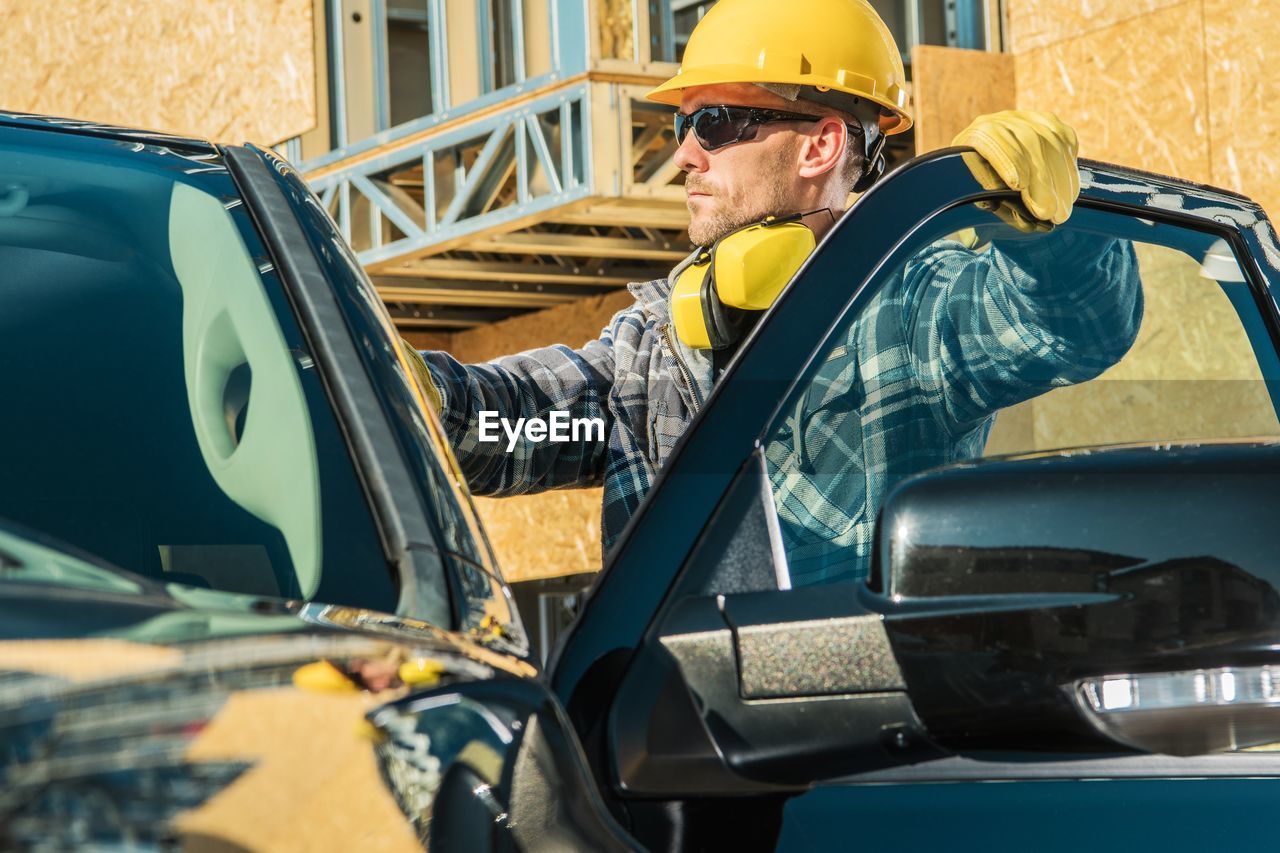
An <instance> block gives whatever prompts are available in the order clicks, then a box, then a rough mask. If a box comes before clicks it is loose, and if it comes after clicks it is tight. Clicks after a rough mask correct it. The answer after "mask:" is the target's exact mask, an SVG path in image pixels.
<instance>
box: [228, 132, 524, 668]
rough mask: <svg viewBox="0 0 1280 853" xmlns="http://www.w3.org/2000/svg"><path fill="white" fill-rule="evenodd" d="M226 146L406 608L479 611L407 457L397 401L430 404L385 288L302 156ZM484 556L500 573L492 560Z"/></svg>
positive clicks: (460, 614)
mask: <svg viewBox="0 0 1280 853" xmlns="http://www.w3.org/2000/svg"><path fill="white" fill-rule="evenodd" d="M221 151H222V154H223V156H224V158H225V160H226V163H227V165H228V168H229V170H230V172H231V175H232V178H233V179H234V180H235V182H236V185H237V187H238V188H239V189H240V192H241V194H242V198H243V199H244V202H245V206H246V207H247V209H248V210H249V213H250V215H251V216H252V217H253V219H254V223H255V225H256V226H257V228H258V230H259V232H260V233H261V234H262V235H263V239H264V242H265V244H266V246H267V249H268V251H269V252H270V253H271V256H272V259H273V262H274V263H275V265H276V267H277V269H278V270H279V272H280V277H281V281H282V282H283V284H284V287H285V290H286V293H287V295H288V297H289V299H290V302H291V303H292V305H293V308H294V313H295V315H296V316H297V319H298V322H299V326H300V327H301V329H302V332H303V335H304V336H305V338H306V340H307V341H308V344H309V345H310V347H311V353H312V355H313V357H314V359H315V361H316V366H317V368H318V372H319V374H320V376H321V378H322V380H323V381H324V383H325V387H326V390H327V392H328V395H329V399H330V402H331V404H332V405H333V407H334V410H335V413H336V414H337V415H338V421H339V423H340V424H341V427H342V431H343V435H344V437H345V439H346V441H347V446H348V450H349V452H350V454H351V457H352V462H353V464H354V466H355V469H356V471H357V474H358V476H359V478H360V481H361V485H362V487H363V489H364V492H365V496H366V499H367V501H368V503H369V507H370V509H371V511H372V514H373V517H374V519H375V522H376V526H377V528H378V532H379V536H380V538H381V542H382V547H383V552H384V554H385V556H386V559H387V563H388V566H389V567H390V569H391V570H392V571H393V572H395V574H396V576H397V578H398V579H399V582H400V600H399V603H398V607H397V614H398V615H402V616H410V617H415V618H420V619H424V621H427V622H430V623H432V624H433V625H435V626H437V627H442V628H446V629H453V630H463V629H465V628H466V627H468V614H470V613H474V612H476V611H477V610H481V609H483V602H478V601H472V600H470V599H471V598H473V597H474V595H473V594H472V587H471V586H469V585H468V584H467V583H465V582H464V579H463V578H461V577H460V576H459V573H458V571H456V570H455V567H454V560H456V559H458V558H459V555H456V554H454V553H452V551H451V549H450V548H449V547H448V545H447V543H446V541H445V539H444V537H443V535H442V532H441V531H440V530H439V529H438V525H437V524H436V522H435V520H434V519H433V517H432V515H431V513H430V512H429V511H428V506H427V502H428V501H429V500H430V499H431V498H430V496H429V495H428V494H427V490H428V488H429V487H428V484H426V483H424V482H422V481H421V478H420V477H418V476H416V475H415V473H414V470H413V467H412V466H411V465H410V464H409V462H408V459H407V453H408V450H407V449H406V447H405V443H406V442H407V441H408V440H409V438H408V436H407V435H406V430H407V429H408V427H407V426H406V425H405V424H404V423H403V422H402V421H403V418H402V417H398V416H397V414H396V413H403V412H413V411H417V410H418V407H419V404H418V403H417V401H416V400H415V399H414V398H413V396H412V394H411V393H410V392H409V390H408V385H407V383H406V381H405V378H404V377H403V376H398V375H397V368H398V365H397V363H396V360H395V359H394V358H389V357H387V355H386V353H380V352H378V351H377V349H378V346H379V344H380V343H384V344H386V345H388V346H396V345H397V342H396V341H395V340H390V341H389V342H388V341H385V340H384V339H386V338H387V337H388V333H387V332H386V330H385V329H384V328H383V327H382V324H381V323H379V322H378V317H377V316H376V314H377V312H379V311H384V310H385V309H383V308H382V306H381V301H380V299H379V298H378V296H377V294H376V291H375V290H374V288H373V286H372V284H371V283H370V282H369V281H368V278H367V277H366V276H365V274H364V272H363V270H362V269H361V268H360V267H359V265H358V264H357V263H356V262H355V261H354V259H353V258H352V257H350V254H351V253H350V248H349V247H348V246H347V245H346V243H345V242H343V240H342V238H341V236H340V235H339V234H338V232H337V229H336V227H334V226H333V223H332V220H331V218H330V217H329V215H328V213H327V211H325V210H324V208H323V206H322V205H321V204H320V201H319V199H317V198H316V196H315V195H314V193H312V192H311V191H310V190H309V189H308V188H307V187H306V185H305V183H304V182H303V181H302V180H301V177H300V176H298V175H297V173H296V172H295V171H294V170H293V168H292V167H291V166H289V165H288V164H287V163H285V162H284V161H283V160H280V159H279V158H276V157H275V156H274V155H272V154H270V153H269V152H266V151H264V150H262V149H259V148H256V147H254V146H246V147H238V146H225V147H223V148H222V149H221ZM308 208H310V209H308ZM304 221H305V222H309V223H310V224H309V225H308V224H304ZM317 223H319V224H320V225H319V226H318V225H317ZM323 225H327V226H329V227H328V228H324V227H321V226H323ZM308 229H310V231H311V232H312V233H310V234H308ZM309 237H310V239H309ZM317 244H318V245H319V246H320V247H321V248H320V249H319V250H317V249H316V246H317ZM339 289H342V290H344V291H345V292H346V294H347V295H348V296H349V297H350V298H351V300H353V301H355V302H357V303H359V304H360V306H361V307H362V308H363V311H362V312H360V314H361V316H360V317H356V318H353V317H352V311H351V310H350V309H349V306H348V307H347V308H344V306H343V305H342V304H340V301H339V294H338V293H336V292H335V291H337V290H339ZM354 320H360V321H361V322H360V323H359V326H360V328H352V323H353V321H354ZM388 323H389V321H388ZM370 371H373V372H374V373H375V374H376V375H370ZM476 568H478V569H479V570H480V571H482V572H484V573H485V574H486V575H489V572H488V571H487V570H486V569H484V567H476ZM431 578H443V580H444V583H443V586H442V587H436V586H434V585H433V584H432V583H430V582H429V580H430V579H431ZM493 580H495V581H496V583H497V585H498V586H499V593H498V594H499V595H502V596H503V597H504V598H505V599H506V600H507V602H510V600H511V599H510V592H509V590H507V589H506V587H505V584H502V583H501V580H500V579H493ZM440 589H443V590H444V591H445V595H444V596H443V597H442V596H441V595H440ZM338 603H340V602H338ZM509 609H510V613H511V616H510V619H509V620H508V621H506V622H505V623H504V625H503V630H502V631H494V632H491V636H492V637H493V638H495V639H496V640H497V643H496V645H498V646H500V647H501V650H503V651H508V652H512V653H515V654H516V655H517V656H520V657H527V655H528V646H527V642H526V641H525V640H524V631H523V628H522V626H521V625H520V622H519V616H518V614H516V613H515V609H514V606H511V607H510V608H509ZM504 640H505V641H506V642H504Z"/></svg>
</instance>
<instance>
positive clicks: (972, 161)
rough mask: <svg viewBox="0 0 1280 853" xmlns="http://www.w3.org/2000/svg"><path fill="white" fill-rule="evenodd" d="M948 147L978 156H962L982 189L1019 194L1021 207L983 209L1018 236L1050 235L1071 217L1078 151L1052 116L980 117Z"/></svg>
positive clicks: (1073, 135)
mask: <svg viewBox="0 0 1280 853" xmlns="http://www.w3.org/2000/svg"><path fill="white" fill-rule="evenodd" d="M952 144H953V145H964V146H968V147H970V148H972V149H973V150H974V151H976V152H977V155H978V156H974V155H972V154H966V155H964V156H965V163H966V164H967V165H968V166H969V171H971V172H973V176H974V177H975V178H977V180H978V183H980V184H982V186H983V187H985V188H987V189H998V188H1001V187H1008V188H1009V189H1011V190H1017V191H1018V193H1020V194H1021V196H1022V205H1023V207H1020V206H1018V205H1014V204H1009V203H1008V202H1004V203H1001V204H998V205H983V206H985V207H987V208H988V209H992V208H994V212H995V214H996V215H997V216H999V217H1000V218H1001V219H1002V220H1004V221H1005V222H1007V223H1009V224H1010V225H1012V226H1013V227H1015V228H1017V229H1018V230H1019V231H1024V232H1031V231H1048V230H1050V229H1052V228H1053V226H1054V225H1061V224H1062V223H1063V222H1066V221H1067V217H1069V216H1070V215H1071V206H1072V205H1073V204H1074V203H1075V200H1076V197H1077V196H1079V195H1080V170H1079V169H1078V168H1077V166H1076V153H1077V151H1078V150H1079V147H1080V146H1079V142H1078V141H1077V140H1076V132H1075V131H1074V130H1072V129H1071V128H1070V127H1068V126H1067V125H1065V124H1063V123H1062V121H1061V120H1059V119H1058V117H1057V116H1055V115H1053V114H1052V113H1045V112H1037V111H1035V110H1005V111H1004V112H999V113H992V114H990V115H984V116H978V117H977V118H976V119H974V120H973V123H972V124H970V125H969V126H968V127H966V128H965V129H964V130H962V131H960V133H959V135H957V136H956V138H955V140H954V141H953V142H952ZM1027 213H1030V214H1031V216H1032V217H1033V218H1032V219H1028V218H1027Z"/></svg>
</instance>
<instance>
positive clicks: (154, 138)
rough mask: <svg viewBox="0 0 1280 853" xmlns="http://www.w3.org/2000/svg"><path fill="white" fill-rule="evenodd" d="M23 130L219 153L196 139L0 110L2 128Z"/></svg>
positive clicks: (207, 142)
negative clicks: (19, 128) (46, 131)
mask: <svg viewBox="0 0 1280 853" xmlns="http://www.w3.org/2000/svg"><path fill="white" fill-rule="evenodd" d="M6 126H8V127H22V128H28V129H31V130H49V131H55V132H58V133H74V134H78V135H81V136H97V137H101V138H102V139H113V140H120V139H124V140H128V141H131V142H141V143H144V144H151V145H162V146H167V147H170V148H175V147H177V148H188V149H196V150H199V151H204V152H214V151H216V150H217V149H216V148H215V147H214V145H213V143H212V142H210V141H209V140H207V139H200V138H198V137H193V136H179V135H176V134H172V133H164V132H162V131H158V130H142V129H140V128H132V127H119V126H117V125H111V124H101V123H98V122H91V121H82V120H80V119H71V118H58V117H56V116H45V115H36V114H34V113H17V112H6V111H4V110H0V127H6Z"/></svg>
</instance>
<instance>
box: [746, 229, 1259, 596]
mask: <svg viewBox="0 0 1280 853" xmlns="http://www.w3.org/2000/svg"><path fill="white" fill-rule="evenodd" d="M829 250H830V251H839V248H838V247H836V246H832V247H830V249H829ZM822 284H826V283H819V284H814V285H812V286H822ZM828 286H832V287H838V286H843V287H845V288H847V287H848V286H849V285H848V283H838V282H831V283H829V284H828ZM1277 378H1280V366H1278V365H1277V363H1276V356H1275V352H1274V349H1273V347H1272V344H1271V340H1270V336H1269V334H1268V332H1267V328H1266V325H1265V323H1264V321H1263V318H1262V315H1261V314H1260V312H1259V309H1258V307H1257V301H1256V300H1255V298H1254V294H1253V292H1252V291H1251V289H1250V286H1249V285H1248V284H1247V283H1246V282H1245V276H1244V275H1243V274H1242V272H1241V268H1240V266H1239V264H1238V263H1237V261H1236V259H1235V256H1234V254H1233V252H1232V250H1231V248H1230V246H1229V245H1228V244H1227V243H1226V242H1225V241H1224V240H1222V239H1220V238H1219V237H1218V236H1217V235H1214V234H1209V233H1204V232H1201V231H1196V230H1193V229H1190V228H1186V227H1183V226H1179V225H1170V224H1163V223H1156V222H1153V221H1147V220H1140V219H1135V218H1133V217H1130V216H1126V215H1122V214H1119V213H1112V212H1105V211H1101V210H1093V209H1087V208H1083V207H1081V208H1078V209H1077V210H1076V212H1075V213H1074V214H1073V216H1072V218H1071V219H1070V220H1069V221H1068V222H1067V223H1066V224H1065V225H1062V226H1059V227H1057V228H1056V229H1054V230H1052V231H1051V232H1049V233H1035V234H1024V233H1022V232H1019V231H1017V230H1015V229H1013V228H1011V227H1009V226H1006V225H1004V224H1003V223H1002V222H1001V220H1000V219H999V218H998V216H997V215H996V214H994V213H993V212H992V211H990V210H988V209H980V208H979V207H977V206H974V205H968V206H963V207H960V208H957V209H954V210H951V211H949V212H948V213H946V214H943V215H941V216H939V217H936V218H935V219H933V220H931V221H930V222H928V223H927V224H926V226H925V227H924V228H923V229H922V230H921V231H919V232H917V234H916V235H914V237H913V238H911V239H910V240H908V241H907V242H906V243H905V244H904V245H903V246H902V247H901V248H900V249H899V250H898V251H896V252H895V254H894V255H893V256H892V257H891V258H890V259H889V261H888V262H887V263H886V264H885V265H884V266H882V267H881V269H880V272H879V273H878V274H877V275H876V276H875V277H873V279H872V280H871V281H869V282H868V283H867V285H866V286H865V287H864V288H863V289H862V290H861V291H860V292H859V294H858V296H857V297H856V298H855V299H854V301H853V303H852V304H851V305H850V306H849V308H848V309H847V311H846V313H845V315H844V316H843V317H842V318H841V319H840V321H839V322H838V323H837V325H836V327H835V328H834V330H833V331H832V333H831V334H830V335H829V337H828V338H827V339H826V341H825V342H824V344H823V345H822V347H821V348H820V349H819V350H818V351H817V352H816V353H815V356H814V358H813V360H812V361H811V363H810V366H809V367H808V368H807V370H806V373H805V375H804V376H803V378H802V380H801V382H800V383H799V384H798V385H797V387H796V388H795V390H794V391H793V392H792V393H791V394H790V395H789V396H788V398H787V399H786V400H785V401H784V403H783V405H782V407H781V410H780V414H779V415H778V416H777V417H776V418H775V420H774V422H773V423H772V424H771V426H770V427H769V429H768V431H767V433H766V435H765V437H764V441H763V442H762V444H763V448H764V456H765V459H766V462H767V470H768V474H769V478H770V481H771V485H772V490H773V499H774V508H775V511H776V513H777V520H778V522H779V531H780V534H781V540H782V544H783V546H784V550H785V553H786V560H787V572H788V575H789V581H790V584H791V585H792V586H801V585H806V584H814V583H824V582H833V581H841V580H851V579H857V578H860V577H864V576H865V575H866V574H867V570H868V567H869V561H870V555H871V545H872V538H873V533H874V528H875V522H876V516H877V514H878V512H879V508H880V504H881V502H882V501H883V499H884V496H885V495H886V494H887V492H888V491H889V490H890V489H891V488H892V487H893V486H894V485H895V484H896V483H898V482H899V481H901V480H902V479H903V478H905V477H908V476H910V475H912V474H914V473H917V472H919V471H922V470H924V469H927V468H931V467H934V466H937V465H943V464H947V463H951V462H956V461H961V460H967V459H974V458H979V457H982V456H986V455H994V454H1002V453H1019V452H1027V451H1045V450H1056V449H1062V448H1071V447H1080V446H1090V445H1102V444H1114V443H1129V442H1139V443H1144V444H1152V443H1163V442H1169V441H1195V440H1212V439H1224V438H1241V437H1254V436H1280V423H1278V422H1277V417H1276V406H1275V403H1274V400H1273V395H1272V393H1271V390H1272V389H1271V387H1270V386H1269V384H1268V381H1269V380H1270V381H1274V380H1276V379H1277Z"/></svg>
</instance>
